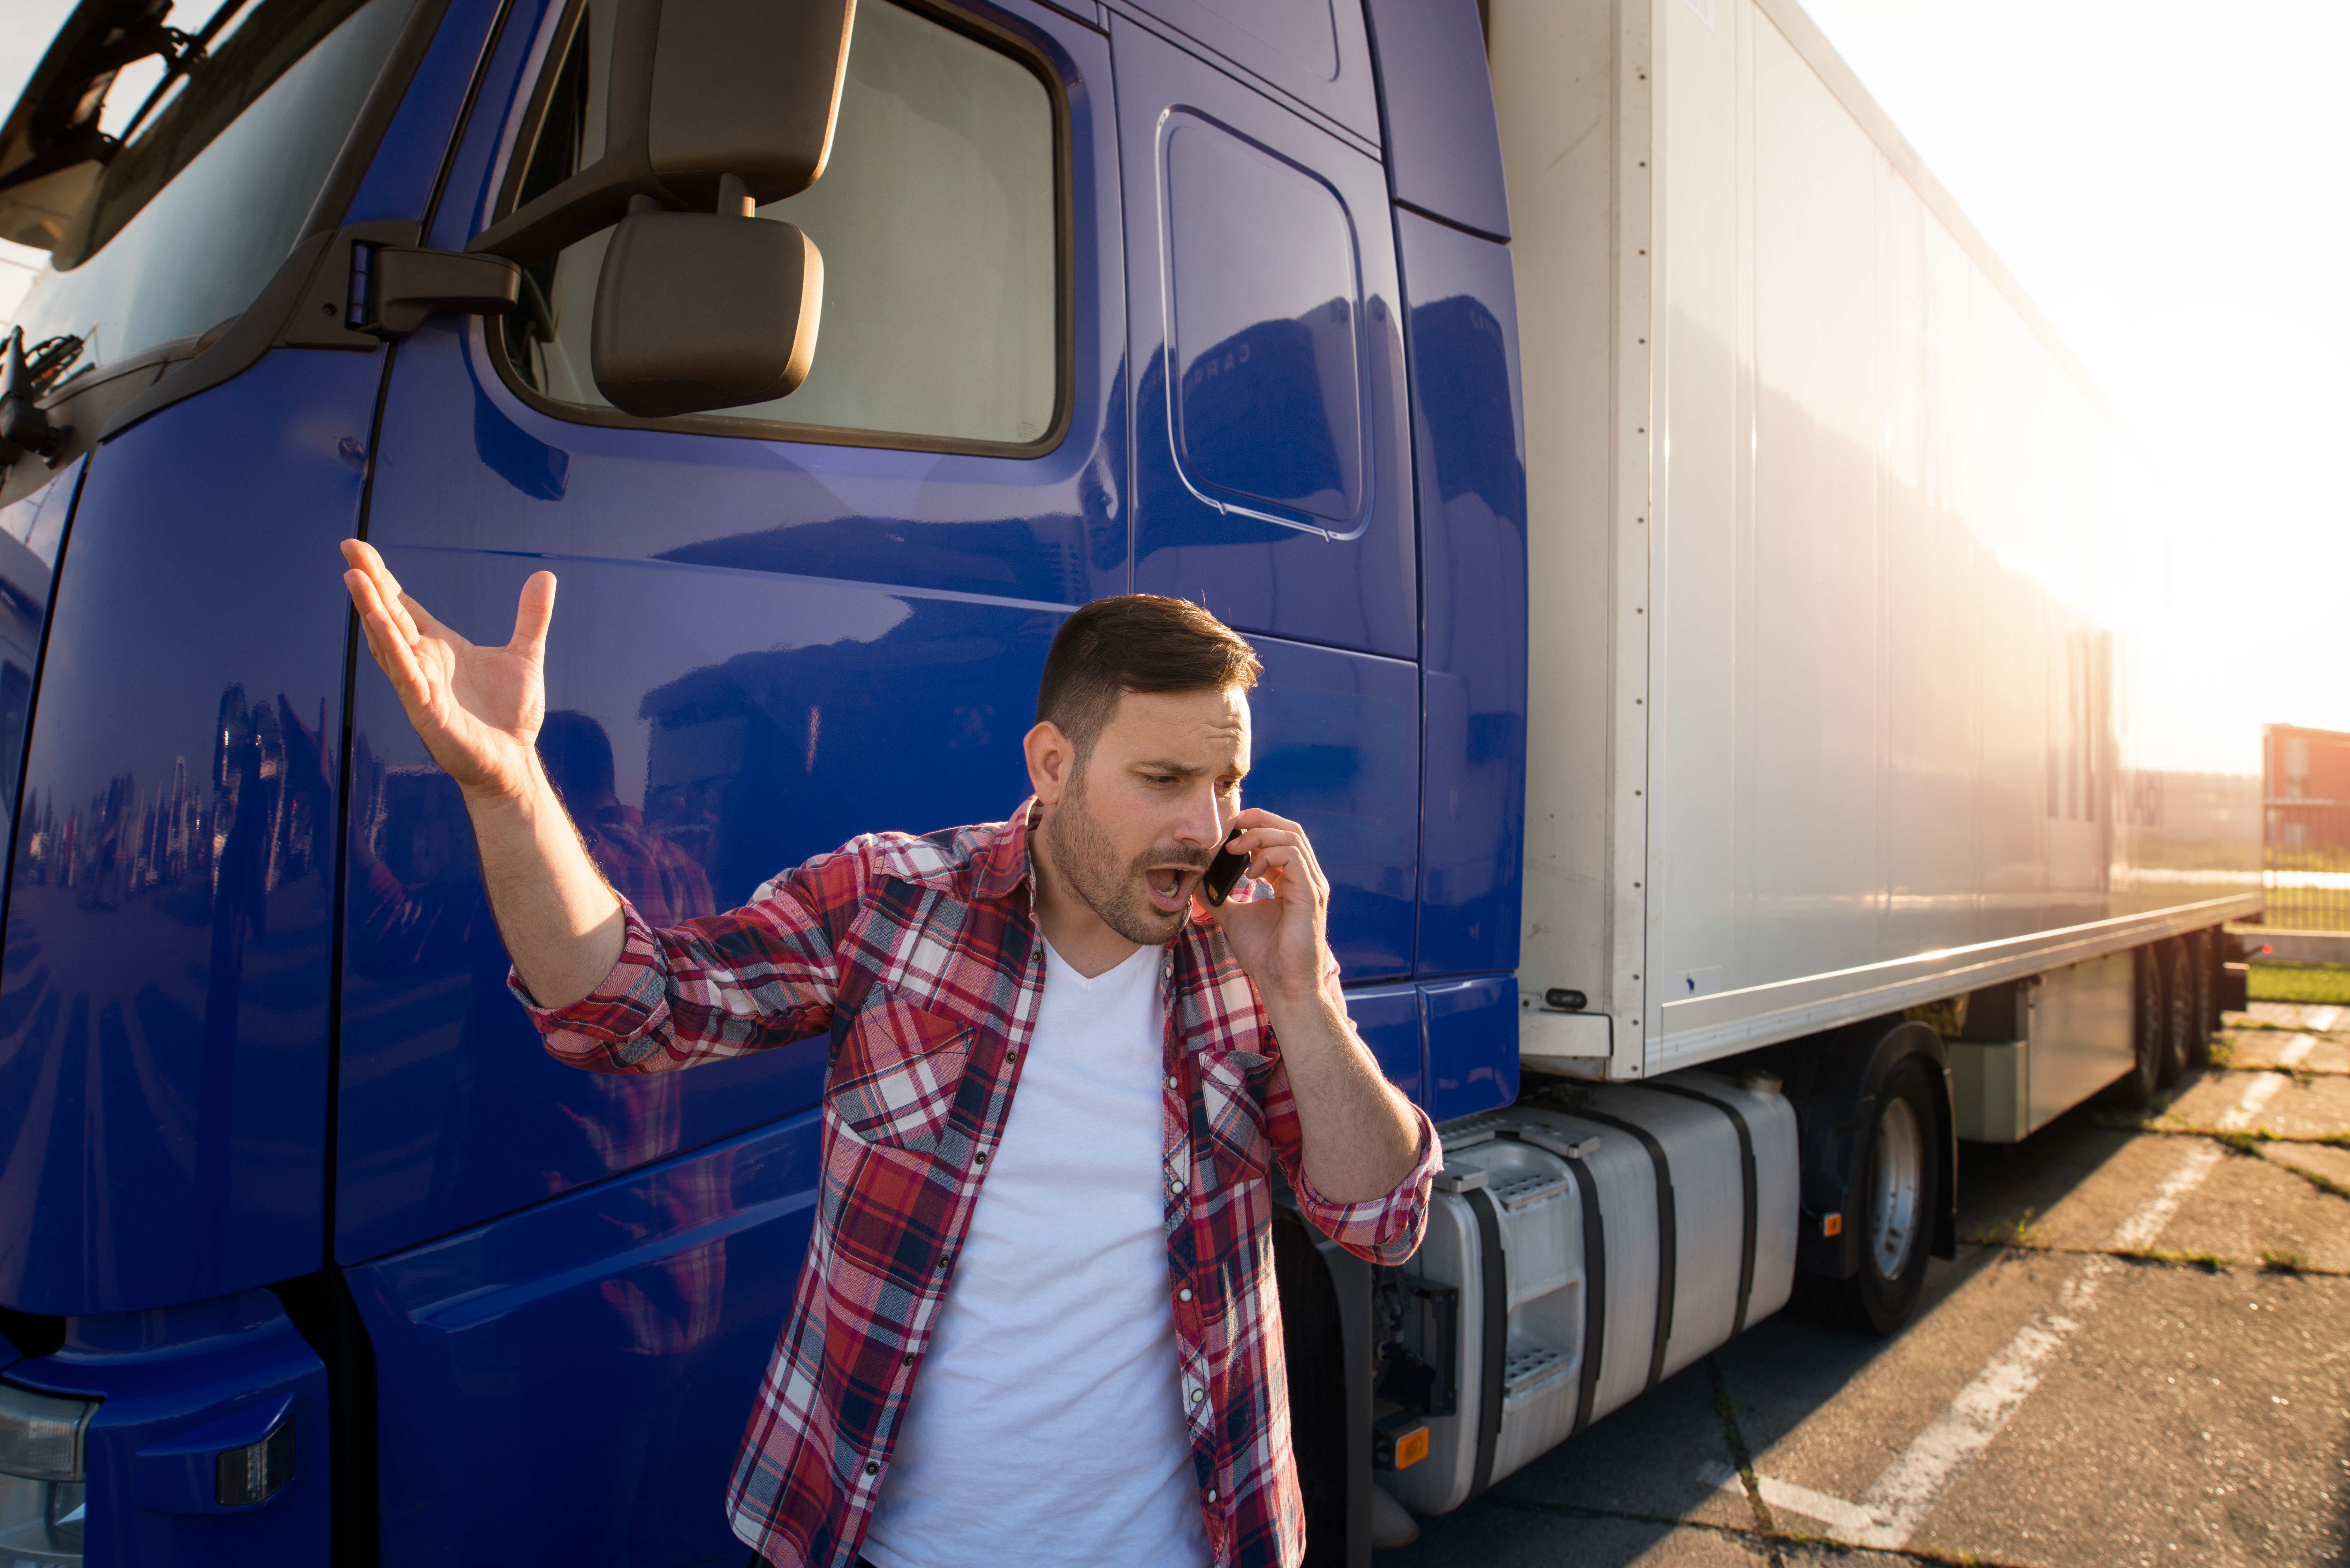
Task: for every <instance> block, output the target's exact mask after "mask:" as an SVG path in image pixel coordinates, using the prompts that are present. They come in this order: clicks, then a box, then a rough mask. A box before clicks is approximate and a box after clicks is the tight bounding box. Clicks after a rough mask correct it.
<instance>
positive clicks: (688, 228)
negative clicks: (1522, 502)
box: [588, 202, 824, 419]
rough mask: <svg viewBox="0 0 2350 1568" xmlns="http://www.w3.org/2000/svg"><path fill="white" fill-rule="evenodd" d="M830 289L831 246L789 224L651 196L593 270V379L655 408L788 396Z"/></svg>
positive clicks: (623, 223)
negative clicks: (667, 204) (827, 261)
mask: <svg viewBox="0 0 2350 1568" xmlns="http://www.w3.org/2000/svg"><path fill="white" fill-rule="evenodd" d="M736 210H737V211H738V212H739V211H740V207H739V206H738V208H737V209H736ZM823 299H824V256H823V254H822V253H820V252H819V251H817V249H816V245H815V244H814V243H812V242H811V241H810V240H809V239H808V237H807V236H806V234H802V233H801V232H800V231H799V230H798V228H796V227H795V226H794V225H793V224H790V223H783V222H780V221H778V220H775V219H769V218H754V217H749V216H732V215H729V214H727V213H665V212H660V211H658V210H654V209H652V207H651V204H650V202H648V203H646V209H645V210H641V211H638V212H633V213H629V215H628V216H627V217H625V218H623V219H621V220H620V226H619V228H618V229H617V230H615V231H614V233H613V234H612V243H611V245H610V246H609V248H608V249H607V250H606V251H605V253H604V270H603V272H602V273H601V274H600V275H598V277H597V280H596V321H595V329H594V336H593V337H592V338H591V339H590V348H589V350H588V364H589V367H590V369H592V370H593V372H594V374H595V377H596V386H597V389H598V390H599V391H601V392H602V393H603V394H604V396H605V397H606V398H607V399H608V400H610V401H611V403H612V406H613V407H614V408H617V409H620V410H624V411H626V412H628V413H631V414H636V415H639V416H641V417H644V418H648V419H659V418H660V417H662V416H663V415H667V414H691V413H700V412H702V411H703V410H708V409H728V408H739V407H742V406H743V405H744V404H747V403H764V402H767V401H769V400H773V399H775V398H781V397H785V396H786V395H788V394H789V393H791V392H793V391H795V390H796V389H798V387H799V384H800V383H801V382H802V381H804V380H806V379H807V373H808V365H809V363H810V361H811V360H812V359H813V358H814V357H815V354H816V320H817V317H818V315H819V313H820V311H821V308H822V302H823Z"/></svg>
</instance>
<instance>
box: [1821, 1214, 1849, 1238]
mask: <svg viewBox="0 0 2350 1568" xmlns="http://www.w3.org/2000/svg"><path fill="white" fill-rule="evenodd" d="M1820 1234H1821V1235H1823V1236H1841V1235H1843V1234H1844V1216H1843V1215H1841V1214H1831V1215H1829V1216H1827V1217H1826V1218H1825V1219H1824V1220H1821V1221H1820Z"/></svg>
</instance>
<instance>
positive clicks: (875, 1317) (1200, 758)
mask: <svg viewBox="0 0 2350 1568" xmlns="http://www.w3.org/2000/svg"><path fill="white" fill-rule="evenodd" d="M343 554H344V556H345V557H346V558H347V560H348V563H349V566H350V569H349V570H348V571H347V572H346V573H345V574H344V581H345V585H346V586H347V587H348V589H349V591H350V596H351V600H352V602H353V603H354V604H355V605H356V606H357V607H358V609H359V617H360V620H361V624H362V625H363V627H364V628H365V629H366V633H367V639H368V647H369V651H370V652H372V653H373V654H374V656H375V659H376V662H377V663H378V664H379V665H380V667H381V668H382V670H383V671H384V673H385V674H386V675H387V676H388V677H390V680H391V683H392V686H393V689H394V690H395V691H397V692H398V694H399V697H400V703H401V706H402V707H403V708H404V709H405V710H406V711H407V714H408V717H409V720H410V721H411V722H412V723H413V724H414V725H415V726H416V730H417V732H418V733H419V735H421V737H422V739H423V742H424V744H425V746H426V747H427V749H428V750H429V751H430V752H431V753H432V757H433V758H434V760H435V761H437V762H438V763H440V764H441V765H442V767H443V768H445V769H447V770H448V772H449V773H450V774H451V775H452V777H453V778H454V779H455V780H456V782H457V784H458V785H459V787H460V788H461V789H462V790H463V794H464V799H465V805H466V809H467V812H468V813H469V815H471V818H472V821H473V833H474V836H475V840H476V843H477V845H478V846H479V850H480V855H481V864H482V877H483V882H484V887H485V888H486V889H487V892H488V896H489V899H490V904H491V908H492V909H493V911H494V914H495V916H496V918H497V922H498V927H499V929H500V931H501V932H502V933H503V935H504V940H505V946H506V950H507V952H508V954H509V955H510V957H511V958H512V960H513V964H514V971H513V974H512V976H511V977H510V981H509V983H510V984H511V985H512V987H513V989H514V992H515V995H516V996H517V997H518V998H520V999H521V1001H522V1002H523V1004H524V1005H525V1007H527V1008H528V1009H529V1010H530V1012H531V1016H532V1018H533V1019H534V1020H535V1021H536V1023H537V1025H538V1027H539V1029H540V1031H541V1032H542V1033H543V1034H544V1036H545V1038H546V1048H547V1050H548V1051H549V1052H551V1053H552V1054H554V1055H555V1056H556V1058H557V1059H559V1060H561V1061H564V1062H567V1063H568V1064H571V1065H573V1066H577V1067H580V1068H584V1069H586V1070H587V1071H589V1072H597V1073H662V1072H671V1071H674V1070H676V1069H679V1068H682V1067H691V1066H695V1065H698V1064H702V1063H706V1062H716V1061H721V1060H723V1059H725V1058H727V1057H732V1056H738V1055H743V1054H747V1053H750V1052H754V1051H762V1050H765V1049H768V1048H770V1047H772V1046H777V1045H782V1044H787V1043H789V1042H792V1041H795V1040H802V1039H806V1038H807V1037H809V1036H811V1035H815V1034H820V1033H829V1034H830V1036H831V1041H832V1045H831V1055H830V1059H829V1066H828V1069H827V1077H826V1085H825V1096H824V1108H823V1135H822V1147H821V1157H820V1158H821V1161H822V1167H823V1171H822V1178H821V1194H820V1197H819V1199H818V1205H817V1213H816V1221H815V1233H814V1237H813V1239H812V1240H811V1241H810V1243H809V1248H808V1254H807V1260H806V1264H805V1265H804V1267H803V1268H802V1270H801V1272H800V1276H799V1282H798V1286H797V1291H796V1294H795V1300H794V1302H793V1304H792V1310H791V1313H790V1315H789V1317H788V1318H787V1319H786V1321H785V1324H784V1328H783V1332H782V1334H781V1336H780V1337H779V1338H778V1340H777V1342H776V1345H775V1355H774V1358H773V1360H772V1361H771V1363H770V1364H769V1366H768V1369H767V1374H766V1377H765V1379H764V1382H763V1384H762V1386H761V1387H760V1389H759V1392H758V1397H757V1399H756V1401H755V1403H754V1407H753V1409H752V1413H751V1418H750V1423H749V1428H748V1429H747V1431H746V1432H745V1433H744V1436H743V1446H742V1449H741V1453H740V1456H739V1458H738V1459H737V1460H736V1463H735V1467H734V1473H733V1480H732V1482H731V1484H730V1486H729V1488H728V1492H727V1506H728V1510H729V1512H730V1515H731V1517H732V1520H733V1527H734V1531H735V1533H736V1534H737V1535H738V1536H739V1537H741V1538H742V1539H743V1541H744V1542H747V1543H749V1545H750V1546H751V1547H752V1548H753V1551H754V1563H755V1562H757V1561H760V1560H764V1561H765V1562H767V1563H774V1564H776V1565H778V1568H802V1565H803V1564H806V1565H816V1568H851V1565H852V1564H855V1563H859V1562H864V1563H871V1564H873V1565H874V1568H948V1565H950V1564H956V1565H959V1564H964V1563H1024V1564H1034V1565H1036V1568H1045V1565H1048V1564H1052V1565H1058V1564H1067V1565H1070V1568H1077V1565H1079V1564H1083V1565H1085V1568H1097V1565H1099V1564H1104V1563H1118V1564H1122V1565H1132V1568H1160V1565H1164V1568H1201V1565H1203V1564H1206V1563H1215V1564H1218V1565H1219V1568H1222V1565H1226V1564H1250V1565H1256V1564H1262V1565H1265V1568H1272V1565H1274V1564H1279V1565H1281V1568H1295V1564H1297V1563H1300V1562H1301V1561H1302V1559H1303V1557H1304V1553H1305V1522H1304V1518H1305V1516H1304V1508H1303V1503H1302V1500H1301V1497H1300V1493H1299V1490H1298V1481H1297V1476H1296V1472H1295V1466H1294V1464H1293V1461H1292V1459H1291V1455H1290V1443H1289V1414H1288V1407H1287V1398H1286V1386H1287V1385H1286V1374H1285V1370H1284V1359H1283V1352H1282V1338H1281V1318H1280V1312H1279V1303H1278V1302H1277V1300H1276V1299H1275V1294H1274V1269H1273V1236H1272V1228H1271V1227H1272V1210H1273V1175H1272V1168H1273V1166H1274V1162H1276V1161H1277V1162H1278V1163H1279V1166H1280V1168H1281V1173H1282V1175H1283V1176H1284V1178H1285V1179H1287V1181H1288V1184H1289V1187H1290V1189H1291V1191H1292V1192H1294V1193H1295V1197H1296V1200H1297V1203H1298V1205H1299V1207H1300V1208H1301V1209H1302V1210H1304V1212H1305V1214H1306V1215H1307V1217H1308V1218H1310V1219H1311V1220H1313V1222H1314V1223H1315V1225H1316V1226H1317V1227H1319V1228H1320V1229H1321V1230H1322V1231H1324V1232H1325V1233H1326V1234H1327V1235H1328V1236H1329V1237H1331V1238H1332V1239H1333V1240H1334V1241H1337V1242H1338V1243H1339V1244H1340V1245H1342V1246H1344V1247H1346V1248H1347V1250H1348V1251H1352V1252H1355V1253H1357V1255H1359V1256H1361V1257H1364V1258H1367V1259H1370V1260H1372V1261H1373V1262H1382V1263H1395V1262H1401V1261H1402V1260H1403V1259H1404V1258H1406V1257H1408V1256H1409V1254H1410V1253H1411V1251H1412V1250H1413V1248H1414V1247H1415V1246H1417V1245H1418V1243H1419V1235H1420V1231H1421V1227H1422V1224H1423V1221H1424V1218H1425V1214H1426V1209H1427V1203H1428V1191H1429V1183H1430V1176H1431V1175H1432V1173H1433V1170H1434V1168H1435V1165H1436V1163H1437V1160H1438V1158H1439V1155H1438V1146H1437V1142H1436V1138H1435V1133H1434V1129H1433V1128H1432V1127H1431V1126H1430V1124H1429V1121H1428V1118H1427V1116H1425V1115H1424V1114H1423V1113H1422V1112H1420V1111H1419V1110H1418V1109H1417V1108H1415V1107H1414V1106H1412V1105H1411V1104H1410V1103H1409V1101H1408V1100H1407V1099H1405V1097H1404V1096H1402V1095H1400V1094H1399V1093H1398V1092H1397V1091H1396V1090H1395V1089H1394V1088H1393V1087H1392V1086H1391V1085H1388V1083H1387V1081H1386V1080H1385V1079H1384V1078H1383V1077H1382V1076H1381V1075H1380V1073H1379V1070H1378V1065H1377V1064H1376V1063H1375V1062H1374V1061H1373V1060H1372V1057H1371V1054H1370V1052H1369V1051H1368V1050H1367V1048H1366V1047H1365V1045H1364V1044H1363V1043H1362V1041H1361V1040H1360V1039H1359V1038H1358V1037H1357V1034H1356V1033H1355V1031H1354V1028H1353V1026H1352V1025H1351V1024H1350V1023H1349V1022H1348V1020H1347V1008H1346V1001H1345V998H1344V997H1343V995H1342V994H1341V993H1340V991H1339V988H1338V965H1337V961H1336V959H1335V958H1334V957H1333V956H1332V954H1331V951H1330V948H1329V944H1328V942H1327V940H1326V935H1325V915H1326V908H1327V904H1328V898H1329V886H1328V883H1327V882H1326V879H1325V878H1324V877H1323V874H1322V870H1321V867H1319V866H1318V865H1316V864H1315V857H1314V851H1313V848H1312V846H1310V845H1309V844H1308V843H1307V842H1306V838H1305V832H1304V831H1303V830H1302V829H1301V828H1300V827H1299V826H1298V825H1297V824H1296V823H1295V822H1291V821H1287V820H1285V819H1284V818H1282V817H1279V816H1275V815H1273V814H1272V813H1270V812H1267V811H1263V810H1257V809H1253V808H1251V809H1242V807H1241V805H1240V792H1241V781H1242V778H1243V775H1244V774H1246V773H1247V772H1248V767H1249V701H1248V691H1249V689H1250V688H1251V687H1252V686H1253V685H1254V683H1255V680H1256V677H1257V674H1258V670H1259V666H1258V662H1257V659H1256V656H1255V654H1254V653H1253V651H1252V650H1251V649H1250V648H1249V646H1248V644H1247V643H1246V642H1244V641H1243V640H1242V639H1241V638H1240V637H1239V636H1237V635H1236V634H1235V633H1233V632H1232V630H1231V629H1230V628H1227V627H1225V626H1224V625H1222V623H1221V622H1219V621H1218V620H1217V619H1216V618H1214V617H1213V616H1211V615H1210V614H1209V613H1208V612H1207V611H1206V610H1204V609H1202V608H1201V607H1197V606H1195V605H1191V604H1187V603H1185V602H1183V601H1181V600H1178V599H1169V598H1159V597H1154V596H1150V595H1145V594H1132V595H1127V596H1124V597H1117V598H1107V599H1100V600H1097V601H1096V602H1094V603H1092V604H1090V605H1087V606H1086V607H1084V608H1082V609H1080V610H1078V611H1077V612H1076V614H1075V615H1073V616H1071V617H1070V618H1068V620H1067V621H1066V622H1065V623H1064V624H1063V625H1062V627H1061V628H1060V630H1059V632H1058V634H1057V635H1056V636H1055V638H1054V639H1053V645H1052V649H1051V651H1050V652H1049V653H1048V654H1047V656H1046V658H1045V672H1044V678H1043V680H1042V681H1041V682H1040V684H1039V687H1038V691H1037V699H1036V724H1035V728H1034V729H1032V730H1030V731H1029V732H1028V734H1027V736H1026V739H1025V742H1024V748H1025V752H1026V758H1027V764H1028V777H1029V782H1030V784H1031V785H1032V787H1033V789H1034V791H1035V793H1034V794H1033V795H1032V796H1031V797H1030V798H1029V799H1028V800H1026V801H1024V803H1022V805H1020V807H1019V808H1018V809H1017V810H1015V811H1014V813H1013V814H1012V816H1011V819H1010V820H1009V821H1005V822H991V823H982V824H978V825H976V826H966V827H954V828H947V829H943V830H941V831H939V832H936V833H931V834H928V835H925V836H920V837H916V836H910V835H907V834H903V833H894V832H881V833H873V834H868V835H865V836H860V837H858V838H856V839H853V840H851V841H850V842H849V843H847V844H846V845H844V846H841V847H840V848H839V849H837V850H835V851H833V852H832V853H830V854H828V855H822V856H818V857H816V858H815V859H813V860H811V861H809V862H807V863H806V865H804V866H800V867H795V868H794V869H791V870H787V871H784V872H782V873H780V874H778V875H777V876H776V877H774V878H772V879H771V880H769V881H768V882H766V883H765V884H764V885H762V886H761V887H760V888H758V889H757V890H756V891H755V892H754V894H753V896H752V899H751V902H750V903H748V904H746V905H744V906H743V908H741V909H733V910H730V911H728V912H726V913H724V914H720V915H713V916H708V917H704V918H702V919H691V920H687V921H685V922H684V923H682V924H680V925H676V926H672V927H670V928H668V929H659V930H657V929H653V928H652V927H651V926H650V925H649V924H648V923H647V922H646V921H645V920H644V919H642V918H641V917H640V916H639V912H638V910H637V909H635V907H634V906H632V905H631V904H630V903H629V901H628V900H627V899H625V898H621V897H620V896H619V895H618V894H617V893H615V892H614V891H613V890H612V888H611V887H610V886H609V884H608V882H607V881H606V880H605V878H604V877H603V876H602V875H601V874H599V873H598V870H597V868H596V866H595V863H594V862H593V861H592V860H591V859H590V858H589V857H588V854H587V850H586V848H585V847H584V846H582V843H581V840H580V836H579V833H578V831H577V828H576V827H575V826H573V824H572V822H571V820H570V818H569V817H568V816H567V815H566V814H565V810H564V806H563V805H562V802H561V800H560V798H559V796H558V794H557V792H556V790H555V788H554V787H553V786H552V785H551V784H550V783H549V781H548V777H547V774H546V769H545V767H544V765H543V763H541V761H540V756H539V753H538V751H537V749H536V745H535V742H536V737H537V732H538V731H539V729H540V727H541V725H542V723H543V722H545V719H546V691H545V684H544V680H543V677H542V668H541V664H542V656H543V654H544V652H545V649H546V632H547V627H548V624H549V622H550V620H551V618H552V617H553V614H554V609H555V577H554V576H553V574H551V573H548V572H539V573H537V574H536V575H535V576H532V577H531V578H530V580H529V581H528V582H527V583H526V584H525V585H524V587H523V590H522V596H521V602H520V605H519V607H518V608H517V611H516V614H515V629H514V635H513V638H512V639H511V640H510V641H508V642H507V643H506V644H505V646H504V647H502V648H484V647H476V646H474V645H473V644H472V643H469V642H467V641H466V640H465V639H463V638H462V637H460V636H458V635H457V634H456V633H455V632H453V631H452V630H450V629H449V628H446V627H444V626H442V624H441V623H440V622H439V621H437V620H435V619H434V618H432V615H430V614H429V613H428V612H427V611H426V610H425V608H424V607H423V606H421V605H420V604H418V603H417V602H416V601H415V600H414V599H412V598H410V597H408V596H407V595H405V594H404V593H402V592H401V591H400V585H399V583H398V582H397V581H395V580H394V579H393V577H392V575H391V573H390V569H389V568H388V567H387V566H385V565H384V562H383V559H382V557H381V556H379V555H378V554H377V553H376V552H375V551H374V550H373V549H372V548H370V547H369V546H368V545H365V544H362V543H360V542H359V541H358V540H349V541H346V542H345V544H344V545H343ZM1235 828H1237V829H1238V835H1237V836H1236V837H1233V838H1232V840H1231V847H1232V850H1233V851H1234V852H1236V853H1241V854H1245V855H1246V856H1247V857H1249V872H1250V874H1251V876H1252V877H1253V878H1255V879H1256V880H1255V882H1254V884H1253V885H1252V886H1244V887H1243V888H1242V889H1239V890H1236V891H1235V893H1234V895H1233V897H1232V898H1231V899H1230V900H1228V901H1227V902H1225V903H1224V904H1223V905H1222V907H1221V908H1218V909H1212V910H1211V909H1210V908H1209V907H1208V905H1207V903H1206V900H1205V898H1204V897H1203V896H1201V895H1200V881H1201V874H1202V873H1203V871H1204V870H1205V869H1206V867H1207V866H1208V865H1209V863H1210V861H1211V859H1212V857H1214V856H1215V854H1216V852H1217V850H1218V847H1219V846H1221V845H1222V844H1223V843H1224V842H1225V839H1226V836H1227V835H1228V834H1231V833H1232V832H1233V830H1234V829H1235ZM1251 895H1253V896H1251Z"/></svg>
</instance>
